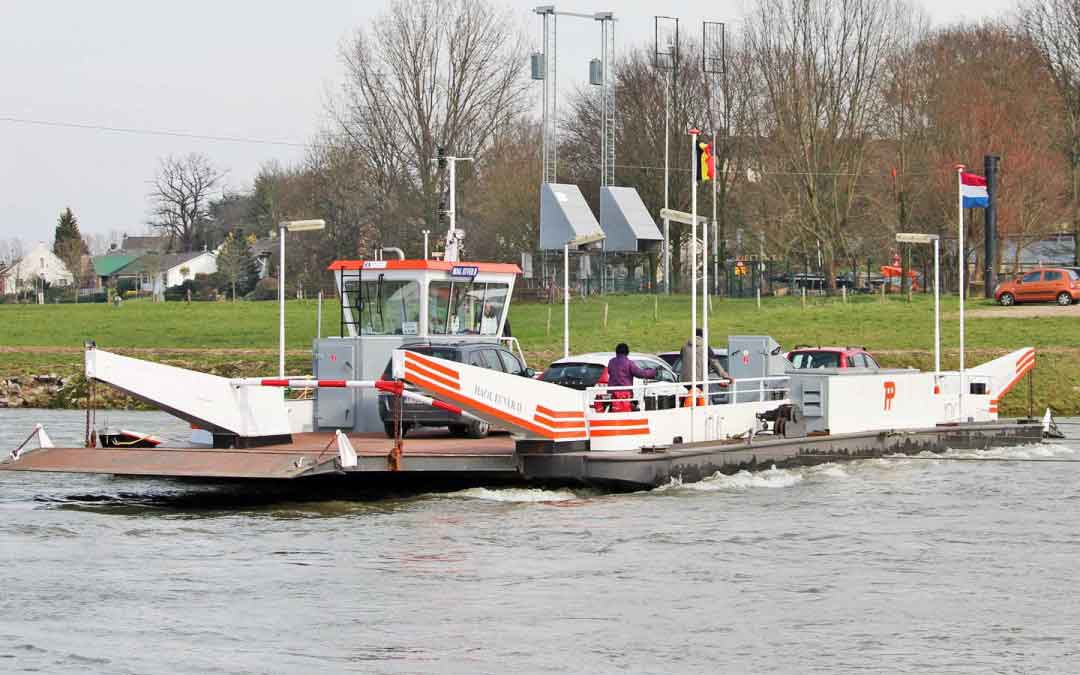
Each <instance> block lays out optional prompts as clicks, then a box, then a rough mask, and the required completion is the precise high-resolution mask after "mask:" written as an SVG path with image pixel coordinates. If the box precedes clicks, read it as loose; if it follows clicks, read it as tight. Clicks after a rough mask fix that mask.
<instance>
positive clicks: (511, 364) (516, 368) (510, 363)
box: [496, 349, 525, 375]
mask: <svg viewBox="0 0 1080 675" xmlns="http://www.w3.org/2000/svg"><path fill="white" fill-rule="evenodd" d="M496 353H497V354H498V355H499V358H500V359H501V360H502V365H503V371H504V372H507V373H510V374H511V375H524V374H525V366H523V365H521V361H519V360H518V357H516V356H514V355H513V354H511V353H510V352H508V351H505V350H502V349H499V350H497V351H496Z"/></svg>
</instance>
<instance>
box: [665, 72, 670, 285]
mask: <svg viewBox="0 0 1080 675" xmlns="http://www.w3.org/2000/svg"><path fill="white" fill-rule="evenodd" d="M670 82H671V80H670V78H669V79H667V80H666V81H665V82H664V209H665V210H666V209H667V208H668V207H669V206H670V205H669V204H668V176H669V171H668V145H669V144H670V139H671V131H670V130H669V129H668V126H669V124H670V120H671V111H670V110H669V109H668V106H669V105H670V101H668V98H669V96H670V92H669V91H668V88H669V86H670ZM664 292H665V293H666V294H667V295H671V219H670V218H668V217H667V216H665V217H664Z"/></svg>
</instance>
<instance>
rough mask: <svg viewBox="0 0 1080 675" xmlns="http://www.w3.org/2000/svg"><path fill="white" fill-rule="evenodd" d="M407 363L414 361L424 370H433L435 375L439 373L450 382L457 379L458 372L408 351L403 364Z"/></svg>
mask: <svg viewBox="0 0 1080 675" xmlns="http://www.w3.org/2000/svg"><path fill="white" fill-rule="evenodd" d="M409 361H415V362H416V363H418V364H420V365H422V366H424V367H425V368H428V369H429V370H434V371H435V372H436V373H439V374H441V375H443V376H445V377H448V378H450V379H452V380H456V379H458V372H457V371H456V370H454V369H452V368H447V367H446V366H444V365H442V364H441V363H435V362H434V361H432V360H431V359H428V358H424V357H423V356H420V355H419V354H417V353H416V352H410V351H406V352H405V362H406V363H408V362H409Z"/></svg>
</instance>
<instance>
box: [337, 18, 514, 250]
mask: <svg viewBox="0 0 1080 675" xmlns="http://www.w3.org/2000/svg"><path fill="white" fill-rule="evenodd" d="M526 57H527V53H526V43H525V40H523V39H522V36H521V34H520V31H519V30H518V27H517V26H516V24H515V20H514V18H513V15H512V13H511V11H510V10H508V9H505V8H501V7H498V6H496V5H495V4H494V3H492V2H490V1H489V0H447V1H445V2H439V1H437V0H418V1H407V0H394V1H393V2H392V3H391V4H390V7H389V9H388V10H387V12H386V13H385V14H383V15H382V16H380V17H379V18H378V19H376V20H375V22H374V24H373V25H372V26H371V28H369V29H367V30H364V29H361V30H359V31H357V33H356V35H355V37H354V38H353V40H352V41H351V42H350V43H348V44H347V45H346V46H345V47H344V48H343V50H342V58H343V60H344V62H345V67H346V81H345V83H344V86H343V96H342V97H341V99H340V100H339V101H338V102H337V104H336V105H335V106H334V109H333V110H332V114H333V116H334V118H335V119H336V121H337V123H338V127H339V131H340V133H341V134H342V135H343V136H344V137H345V138H346V139H347V140H348V141H349V142H350V143H351V144H352V145H353V146H354V147H355V149H356V151H357V154H358V156H359V157H361V158H363V160H364V161H365V162H366V163H367V164H368V166H369V169H370V171H371V173H372V177H373V179H374V182H375V184H376V186H377V187H378V189H379V194H380V198H381V199H383V200H387V201H391V202H394V203H396V204H397V205H398V207H399V208H398V215H397V217H396V218H395V219H394V221H393V224H394V225H396V226H397V228H396V229H397V231H396V232H393V231H389V230H388V228H387V227H386V225H388V224H382V223H380V225H383V228H382V229H383V231H382V235H383V236H384V237H387V238H388V237H389V236H394V235H396V236H397V237H402V241H401V242H400V244H401V245H410V244H412V242H414V241H415V240H416V237H415V236H410V235H415V234H416V231H417V230H419V228H420V225H421V223H423V222H424V221H427V223H428V225H429V226H431V225H433V224H434V220H435V213H436V208H437V206H436V205H437V202H438V196H439V193H440V191H441V189H442V183H443V180H442V175H441V170H440V169H439V168H438V167H437V166H436V165H435V163H434V162H432V158H433V157H434V156H435V152H436V147H437V146H440V145H441V146H444V147H446V148H447V149H448V150H449V151H451V152H454V153H456V154H458V155H461V156H473V157H480V156H481V155H482V154H483V152H484V151H485V150H486V149H487V148H488V147H490V145H491V143H492V141H493V139H494V138H495V137H496V135H498V134H499V133H501V132H502V130H503V129H505V127H506V125H507V124H508V123H509V122H510V121H511V120H513V119H515V118H516V117H517V115H518V114H519V113H521V112H522V111H523V110H524V109H525V107H526V106H527V104H528V100H527V96H526V92H527V90H526V84H527V83H526V81H525V79H524V77H523V74H524V69H525V63H526ZM463 178H467V176H463ZM417 196H419V199H417Z"/></svg>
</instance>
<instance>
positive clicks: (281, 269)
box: [277, 223, 288, 377]
mask: <svg viewBox="0 0 1080 675" xmlns="http://www.w3.org/2000/svg"><path fill="white" fill-rule="evenodd" d="M287 231H288V229H287V228H286V227H285V223H281V227H279V228H278V239H280V240H281V241H280V242H279V243H280V244H281V247H280V251H279V255H278V275H277V280H278V292H277V297H278V377H285V233H286V232H287Z"/></svg>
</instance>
